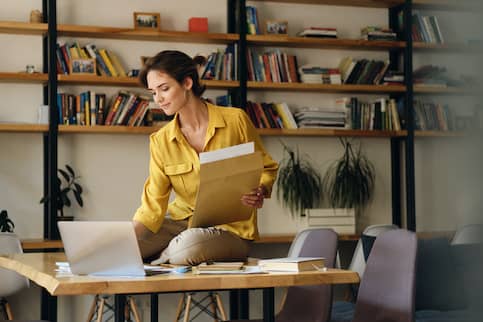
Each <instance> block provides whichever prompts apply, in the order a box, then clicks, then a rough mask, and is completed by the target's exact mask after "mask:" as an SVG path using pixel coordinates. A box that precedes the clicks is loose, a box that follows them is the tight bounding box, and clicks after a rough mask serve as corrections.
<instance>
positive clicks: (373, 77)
mask: <svg viewBox="0 0 483 322" xmlns="http://www.w3.org/2000/svg"><path fill="white" fill-rule="evenodd" d="M388 68H389V61H388V60H387V61H382V60H369V59H365V58H362V59H353V58H352V57H344V58H343V59H342V60H341V61H340V63H339V70H340V72H341V75H342V81H343V83H344V84H367V85H378V84H380V83H381V81H382V79H383V77H384V75H385V74H386V71H387V69H388Z"/></svg>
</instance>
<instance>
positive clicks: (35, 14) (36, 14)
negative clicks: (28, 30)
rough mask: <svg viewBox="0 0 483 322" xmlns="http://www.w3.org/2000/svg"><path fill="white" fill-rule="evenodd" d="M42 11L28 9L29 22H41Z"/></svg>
mask: <svg viewBox="0 0 483 322" xmlns="http://www.w3.org/2000/svg"><path fill="white" fill-rule="evenodd" d="M42 18H43V17H42V12H40V10H38V9H35V10H32V11H30V20H29V21H30V23H41V22H42Z"/></svg>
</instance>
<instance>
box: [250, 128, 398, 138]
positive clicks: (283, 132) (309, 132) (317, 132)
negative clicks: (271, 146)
mask: <svg viewBox="0 0 483 322" xmlns="http://www.w3.org/2000/svg"><path fill="white" fill-rule="evenodd" d="M258 133H259V134H260V135H262V136H328V137H334V136H351V137H381V138H387V137H404V136H406V135H407V132H406V131H362V130H343V129H313V128H310V129H307V128H301V129H258Z"/></svg>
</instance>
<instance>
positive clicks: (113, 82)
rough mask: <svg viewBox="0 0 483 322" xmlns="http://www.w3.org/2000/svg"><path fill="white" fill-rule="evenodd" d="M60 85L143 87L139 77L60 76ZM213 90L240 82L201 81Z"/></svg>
mask: <svg viewBox="0 0 483 322" xmlns="http://www.w3.org/2000/svg"><path fill="white" fill-rule="evenodd" d="M58 80H59V84H76V85H95V86H126V87H141V85H140V84H139V80H138V78H137V77H108V76H97V75H65V74H63V75H58ZM200 82H201V84H203V85H206V87H207V88H211V89H228V88H237V87H239V86H240V82H238V81H218V80H204V79H203V80H201V81H200Z"/></svg>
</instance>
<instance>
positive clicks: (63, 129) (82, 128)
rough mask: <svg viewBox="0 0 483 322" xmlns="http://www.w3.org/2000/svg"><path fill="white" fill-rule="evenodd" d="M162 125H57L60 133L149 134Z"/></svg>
mask: <svg viewBox="0 0 483 322" xmlns="http://www.w3.org/2000/svg"><path fill="white" fill-rule="evenodd" d="M161 127H162V126H124V125H94V126H86V125H59V132H60V133H91V134H151V133H153V132H156V131H158V130H159V129H160V128H161Z"/></svg>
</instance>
